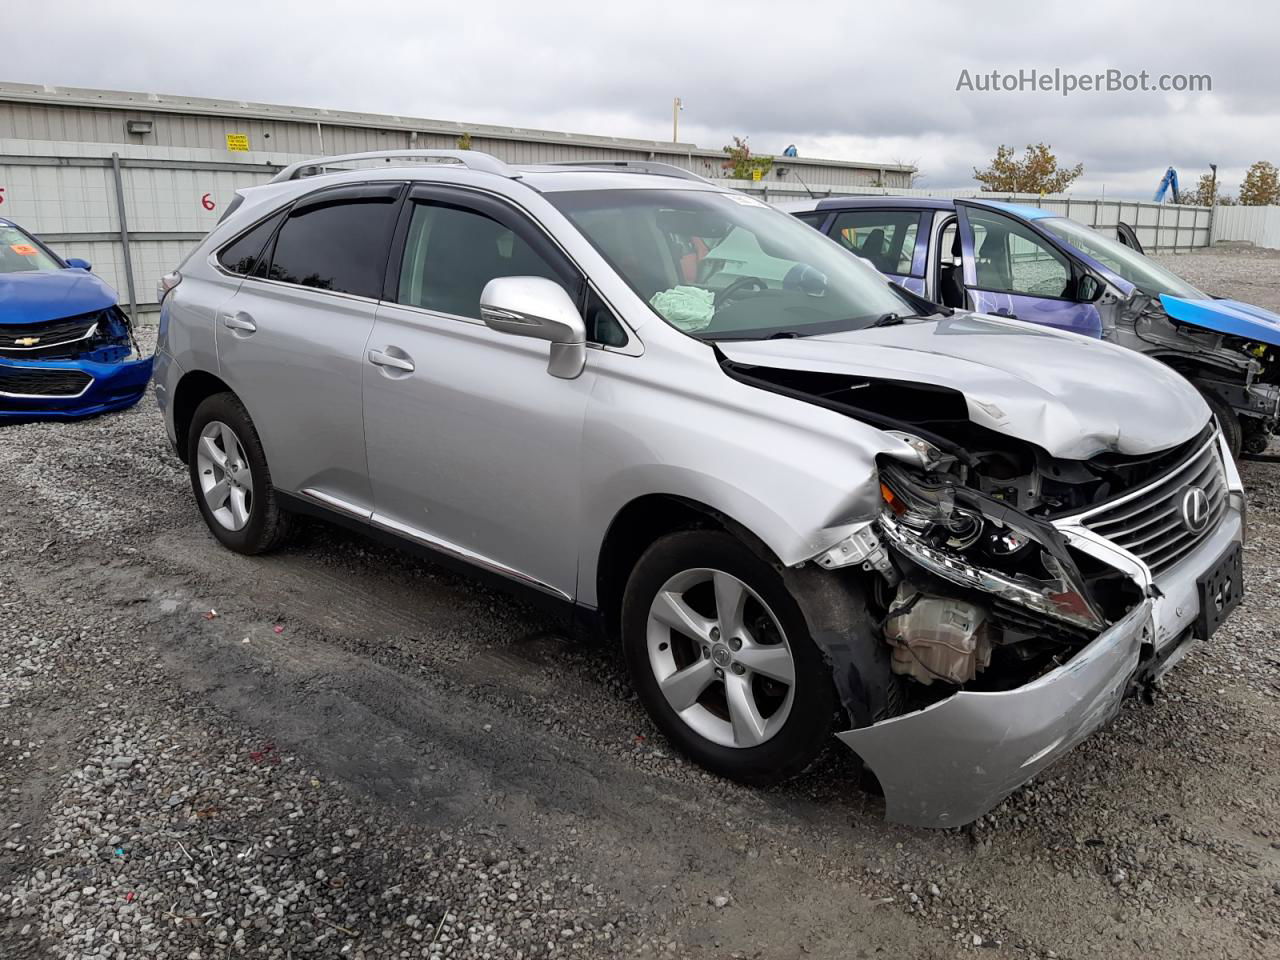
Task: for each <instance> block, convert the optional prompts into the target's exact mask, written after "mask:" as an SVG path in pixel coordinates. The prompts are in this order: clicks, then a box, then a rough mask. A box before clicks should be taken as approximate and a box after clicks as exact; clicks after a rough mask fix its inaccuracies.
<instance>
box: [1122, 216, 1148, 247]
mask: <svg viewBox="0 0 1280 960" xmlns="http://www.w3.org/2000/svg"><path fill="white" fill-rule="evenodd" d="M1116 239H1117V240H1119V241H1120V242H1121V243H1123V244H1124V245H1125V246H1126V247H1129V248H1130V249H1132V250H1137V251H1138V253H1145V252H1146V251H1145V250H1143V249H1142V241H1141V240H1139V239H1138V231H1136V230H1134V229H1133V227H1131V226H1129V225H1128V224H1127V223H1125V222H1124V221H1121V222H1120V223H1117V224H1116Z"/></svg>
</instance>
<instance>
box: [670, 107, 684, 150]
mask: <svg viewBox="0 0 1280 960" xmlns="http://www.w3.org/2000/svg"><path fill="white" fill-rule="evenodd" d="M683 109H684V104H683V103H681V102H680V98H679V97H676V98H675V99H673V100H672V101H671V142H672V143H679V142H680V111H681V110H683Z"/></svg>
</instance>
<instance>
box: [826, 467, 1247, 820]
mask: <svg viewBox="0 0 1280 960" xmlns="http://www.w3.org/2000/svg"><path fill="white" fill-rule="evenodd" d="M1228 462H1229V461H1228ZM1228 487H1229V489H1230V490H1231V492H1232V497H1233V499H1232V500H1231V507H1230V508H1229V509H1228V511H1227V513H1226V515H1225V516H1224V517H1223V519H1222V522H1221V523H1220V524H1219V526H1218V528H1217V529H1216V530H1215V531H1214V532H1213V533H1212V534H1211V535H1210V536H1208V537H1207V538H1205V540H1204V541H1202V542H1201V543H1200V545H1199V546H1198V547H1197V548H1196V549H1195V550H1194V551H1192V552H1191V553H1189V554H1188V555H1187V556H1186V557H1185V558H1184V559H1183V560H1181V561H1180V562H1179V563H1178V564H1177V565H1176V566H1175V567H1173V568H1171V569H1170V570H1168V571H1167V572H1165V573H1164V574H1162V575H1161V577H1160V578H1159V581H1158V583H1155V584H1153V586H1154V588H1155V589H1154V590H1152V594H1153V596H1152V597H1151V598H1149V599H1147V600H1144V601H1143V602H1142V603H1141V604H1139V605H1138V606H1136V607H1134V608H1133V609H1132V610H1131V611H1129V613H1127V614H1126V615H1125V616H1124V618H1123V619H1121V620H1119V621H1117V622H1116V623H1115V624H1113V625H1112V626H1111V627H1109V628H1108V629H1106V630H1105V631H1104V632H1102V633H1100V634H1099V635H1098V636H1097V637H1096V638H1095V639H1094V640H1093V641H1092V642H1091V643H1090V644H1089V645H1088V646H1086V647H1084V648H1083V649H1081V650H1080V651H1079V652H1078V653H1077V654H1076V655H1075V656H1074V657H1072V658H1071V659H1070V660H1069V661H1067V662H1066V663H1064V664H1063V665H1062V666H1060V667H1057V668H1056V669H1054V670H1051V671H1049V672H1048V673H1046V674H1044V675H1042V676H1040V677H1037V678H1036V679H1035V680H1032V681H1031V682H1030V683H1027V684H1025V685H1023V686H1021V687H1016V688H1014V689H1012V690H1001V691H971V690H962V691H960V692H959V693H956V694H953V695H952V696H950V697H948V698H947V699H945V700H940V701H938V702H937V703H934V704H930V705H929V706H928V707H925V708H924V709H923V710H918V711H916V712H914V713H908V714H904V715H903V716H900V717H893V718H892V719H889V720H883V721H881V722H879V723H876V724H872V725H870V726H866V727H858V728H856V729H853V730H847V731H845V732H843V733H838V734H836V736H837V737H838V738H839V739H840V741H841V742H843V743H844V744H845V746H847V747H849V748H850V749H851V750H853V751H854V752H855V753H857V754H858V756H859V757H861V758H862V760H863V762H864V763H866V765H867V766H868V767H870V768H871V770H872V772H874V773H875V775H876V778H877V779H878V780H879V781H880V786H881V787H882V788H883V790H884V796H885V815H886V817H887V818H888V819H889V820H892V821H895V822H897V823H903V824H907V825H908V826H917V827H959V826H963V825H964V824H966V823H970V822H972V821H974V820H976V819H978V817H980V816H982V815H983V814H984V813H986V812H987V811H989V810H990V809H991V808H993V807H994V806H996V804H998V803H999V802H1000V801H1001V800H1003V799H1004V798H1005V797H1007V796H1008V795H1009V794H1011V793H1012V792H1013V791H1014V790H1016V789H1017V788H1018V787H1019V786H1021V785H1022V784H1024V783H1026V782H1027V781H1028V780H1030V779H1031V778H1032V777H1034V776H1035V775H1036V774H1038V773H1039V772H1040V771H1041V770H1043V769H1045V768H1046V767H1048V766H1049V765H1050V764H1052V763H1053V762H1054V761H1055V760H1057V759H1059V758H1060V757H1061V756H1063V754H1065V753H1067V752H1068V751H1069V750H1071V749H1072V747H1074V746H1075V745H1076V744H1078V743H1080V741H1082V740H1084V739H1085V738H1087V737H1088V736H1089V735H1090V734H1091V733H1093V732H1094V731H1095V730H1097V729H1098V728H1099V727H1101V726H1103V725H1104V724H1106V723H1107V722H1108V721H1109V720H1110V719H1111V718H1112V717H1113V716H1115V714H1116V713H1117V712H1118V711H1119V708H1120V702H1121V701H1122V700H1123V699H1124V696H1125V693H1126V692H1127V691H1128V690H1129V688H1130V685H1131V681H1134V680H1144V681H1145V680H1146V679H1148V678H1154V677H1156V676H1159V674H1160V673H1162V672H1163V671H1164V670H1167V669H1168V668H1169V667H1170V666H1171V665H1172V664H1173V663H1174V662H1176V661H1177V660H1178V659H1179V658H1180V657H1181V656H1182V654H1183V653H1184V652H1185V649H1186V648H1187V647H1189V645H1190V644H1192V643H1193V642H1195V640H1196V639H1203V638H1196V637H1195V636H1194V632H1195V623H1196V620H1197V618H1198V614H1199V612H1200V598H1199V594H1198V591H1199V588H1198V586H1197V584H1198V581H1199V578H1200V577H1202V576H1203V575H1204V574H1205V572H1206V571H1207V570H1209V569H1210V568H1211V567H1212V566H1213V565H1214V563H1215V562H1216V561H1217V560H1218V559H1219V558H1220V557H1221V556H1222V553H1223V551H1224V550H1226V549H1227V548H1228V547H1230V545H1231V544H1232V543H1238V542H1240V541H1241V540H1242V539H1243V532H1244V530H1243V518H1242V514H1241V506H1242V505H1243V502H1242V500H1241V501H1239V502H1237V500H1236V499H1234V498H1235V497H1237V496H1242V495H1241V493H1240V491H1241V488H1240V483H1239V476H1238V474H1236V473H1235V469H1234V465H1232V466H1230V467H1229V468H1228ZM1061 527H1062V529H1063V531H1064V533H1066V534H1067V536H1068V539H1069V540H1070V542H1071V543H1072V544H1073V545H1074V546H1076V547H1078V548H1080V549H1083V550H1085V551H1086V552H1089V553H1092V554H1094V555H1095V556H1097V557H1098V558H1100V559H1104V560H1108V561H1110V562H1113V563H1116V564H1117V565H1118V564H1119V563H1120V561H1122V560H1125V559H1126V558H1127V562H1128V563H1129V564H1130V565H1132V566H1133V567H1134V572H1135V573H1138V572H1140V568H1141V564H1140V562H1139V561H1137V560H1136V559H1135V558H1133V557H1132V556H1131V555H1130V554H1127V553H1125V552H1124V551H1122V550H1120V549H1119V548H1118V547H1116V546H1115V545H1114V544H1111V543H1109V542H1108V541H1106V540H1105V539H1103V538H1101V537H1099V536H1097V535H1096V534H1093V533H1091V532H1090V531H1088V530H1087V529H1085V528H1084V527H1082V526H1079V525H1078V524H1073V523H1071V522H1063V523H1062V524H1061ZM1145 582H1147V583H1150V581H1149V580H1148V581H1145ZM1144 647H1146V649H1145V650H1144Z"/></svg>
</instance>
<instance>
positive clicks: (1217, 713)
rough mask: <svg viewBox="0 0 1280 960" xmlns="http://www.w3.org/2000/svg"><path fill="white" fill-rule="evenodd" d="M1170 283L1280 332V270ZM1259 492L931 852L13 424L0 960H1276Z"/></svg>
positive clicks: (537, 635)
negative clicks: (1201, 292)
mask: <svg viewBox="0 0 1280 960" xmlns="http://www.w3.org/2000/svg"><path fill="white" fill-rule="evenodd" d="M1168 262H1169V263H1170V264H1171V265H1173V266H1174V268H1175V269H1176V270H1178V272H1180V273H1182V274H1184V275H1185V276H1187V277H1188V279H1191V280H1192V281H1193V282H1196V283H1198V284H1201V285H1203V286H1205V287H1206V288H1208V289H1210V290H1212V291H1213V292H1217V293H1230V294H1233V295H1236V296H1239V297H1241V298H1242V299H1247V300H1252V301H1253V302H1257V303H1263V304H1268V305H1271V306H1280V275H1278V273H1277V270H1276V267H1277V265H1280V259H1277V257H1276V256H1275V255H1271V254H1267V255H1259V254H1257V253H1254V252H1246V253H1234V252H1232V253H1214V254H1196V255H1178V256H1176V257H1172V258H1169V259H1168ZM1260 277H1261V278H1262V279H1259V278H1260ZM1264 281H1265V282H1264ZM1244 475H1245V481H1246V484H1247V486H1248V488H1249V494H1250V498H1251V515H1250V519H1251V525H1252V539H1251V542H1250V544H1249V546H1248V549H1247V565H1248V567H1247V578H1248V588H1249V591H1250V592H1249V596H1248V599H1247V600H1246V603H1245V604H1244V606H1243V607H1241V609H1240V610H1239V611H1238V612H1237V613H1236V614H1235V615H1234V616H1233V617H1232V619H1231V620H1230V622H1229V623H1228V624H1227V625H1226V626H1225V627H1224V628H1223V629H1222V630H1221V631H1220V632H1219V633H1218V634H1217V635H1215V636H1214V638H1213V641H1212V643H1211V644H1209V645H1207V646H1205V647H1204V648H1203V649H1200V650H1198V651H1196V652H1195V653H1193V654H1192V655H1191V656H1190V657H1188V658H1187V659H1186V660H1185V661H1183V663H1182V664H1181V665H1180V666H1179V667H1178V668H1177V669H1176V670H1175V671H1174V672H1173V673H1172V674H1171V675H1170V676H1169V677H1168V678H1167V679H1166V681H1165V684H1164V689H1163V691H1162V692H1161V694H1160V695H1159V696H1158V697H1157V698H1156V702H1155V703H1154V704H1152V705H1143V704H1138V703H1130V704H1129V705H1128V706H1127V707H1126V709H1125V710H1124V711H1123V713H1122V714H1121V716H1120V717H1119V718H1118V720H1117V722H1116V723H1115V724H1114V725H1112V726H1111V727H1110V728H1108V729H1107V730H1106V731H1104V732H1102V733H1101V734H1099V735H1097V736H1095V737H1093V738H1092V739H1090V740H1089V741H1088V742H1086V743H1085V744H1084V745H1082V746H1081V747H1080V748H1079V749H1077V750H1076V751H1075V752H1073V753H1072V754H1071V755H1070V756H1068V757H1067V758H1066V759H1065V760H1064V761H1063V762H1061V763H1059V764H1057V765H1056V766H1054V767H1053V768H1051V769H1050V770H1049V771H1047V772H1046V774H1045V775H1043V776H1042V777H1041V778H1040V779H1039V780H1038V781H1036V782H1035V783H1033V784H1031V785H1030V786H1028V787H1026V788H1024V789H1022V790H1020V791H1018V792H1017V793H1016V794H1014V796H1012V797H1011V798H1010V799H1009V800H1008V801H1006V802H1005V803H1004V804H1002V805H1001V806H1000V807H999V808H998V809H997V810H995V811H994V812H993V813H992V814H991V815H989V816H987V817H985V818H983V819H982V820H981V821H980V822H979V823H977V824H976V825H974V826H973V827H972V828H968V829H965V830H955V831H945V832H931V831H920V830H910V829H905V828H900V827H895V826H890V825H886V824H885V823H884V822H883V821H882V819H881V815H882V806H883V805H882V803H881V801H879V800H878V799H877V798H876V797H875V796H873V795H871V794H870V793H868V792H866V791H864V790H863V789H861V787H860V786H859V778H858V772H857V769H856V765H855V764H854V763H853V762H852V761H851V760H850V758H849V757H848V756H846V755H844V754H843V753H842V752H839V751H836V750H833V751H831V752H830V754H829V755H828V756H827V757H826V758H824V760H823V761H822V762H821V763H820V765H819V767H818V769H816V770H814V771H812V772H810V773H809V774H807V775H806V776H805V777H804V778H803V779H801V780H800V781H798V782H795V783H792V784H789V785H787V786H786V787H785V788H782V789H775V790H768V791H760V790H751V789H747V788H743V787H738V786H735V785H732V784H728V783H725V782H722V781H719V780H717V779H715V778H713V777H710V776H708V775H706V774H704V773H702V772H701V771H699V770H697V769H696V768H693V767H690V766H688V765H687V764H684V763H682V762H681V761H680V760H679V759H678V758H677V757H675V756H673V755H672V753H671V751H670V750H669V749H668V747H667V745H666V744H665V742H663V740H662V739H661V737H660V735H658V734H657V733H656V731H655V730H654V729H653V728H652V727H651V725H650V724H649V722H648V720H647V719H646V718H645V716H644V714H643V712H642V711H641V710H640V708H639V707H638V705H637V704H636V702H635V700H634V697H633V696H632V695H631V693H630V690H629V688H628V687H627V684H626V681H625V678H624V675H623V673H622V671H621V670H620V668H619V665H618V663H617V660H616V658H615V656H614V653H613V652H612V651H610V650H608V649H603V648H598V647H593V646H585V645H581V644H575V643H571V642H569V641H566V640H564V639H562V638H561V637H559V636H557V635H556V634H555V633H554V632H553V631H552V630H551V629H550V625H549V624H548V623H547V622H546V621H545V620H543V619H541V617H540V615H539V614H537V613H535V612H533V611H530V610H528V609H526V608H524V607H521V606H517V605H513V604H512V603H511V602H510V601H509V600H508V599H506V598H505V597H504V596H502V595H500V594H497V593H493V592H490V591H488V590H486V589H484V588H481V587H479V586H477V585H475V584H473V583H472V582H470V581H468V580H465V579H462V578H459V577H455V576H454V575H452V574H449V573H447V572H445V571H443V570H441V569H439V568H437V567H434V566H432V565H430V564H427V563H423V562H420V561H418V560H415V559H411V558H408V557H406V556H403V555H400V554H397V553H395V552H392V551H389V550H385V549H383V548H381V547H376V546H373V545H371V544H370V543H368V542H366V541H364V540H362V539H360V538H358V537H356V536H354V535H349V534H347V533H344V532H341V531H338V530H336V529H334V528H331V527H327V526H325V525H322V524H309V525H307V526H306V527H305V528H304V529H303V531H302V532H301V535H300V536H299V538H298V539H297V540H296V541H295V542H294V543H293V544H292V545H291V546H289V547H288V548H287V549H285V550H284V551H282V552H280V553H278V554H275V555H272V556H270V557H263V558H252V559H251V558H244V557H239V556H236V555H234V554H231V553H229V552H227V551H225V550H222V549H221V548H219V547H218V546H217V545H216V544H215V543H214V541H213V540H212V539H211V537H210V536H209V535H208V534H207V533H206V531H205V529H204V526H203V524H202V522H201V520H200V518H199V515H198V513H197V512H196V509H195V506H194V504H193V502H192V500H191V496H190V493H189V491H188V489H187V481H186V476H185V473H184V471H183V470H182V468H181V467H180V465H179V464H178V463H177V462H176V461H175V460H173V459H172V458H171V457H170V455H169V454H168V452H167V450H166V448H165V443H164V440H163V436H162V428H161V426H160V423H159V420H158V416H157V413H156V411H155V408H154V403H153V401H152V400H151V399H147V400H146V401H145V402H144V403H142V404H140V405H139V406H138V407H137V408H136V409H134V410H131V411H128V412H125V413H122V414H117V415H112V416H107V417H102V418H99V419H97V420H93V421H88V422H85V423H81V424H76V425H27V426H21V427H12V428H7V429H5V430H3V431H0V530H3V537H0V584H3V587H2V588H0V652H2V653H3V656H0V831H2V832H3V836H0V956H3V957H5V958H26V957H44V956H50V957H115V958H131V957H156V958H161V957H171V958H193V960H194V958H215V957H216V958H221V957H238V956H256V957H300V956H317V957H320V956H341V957H366V958H375V957H377V958H382V957H433V956H444V957H492V958H510V957H543V956H560V957H572V956H581V957H593V958H594V957H615V956H616V957H621V956H655V957H657V956H661V957H672V956H679V957H691V958H726V957H741V958H768V960H775V958H782V960H788V958H800V957H829V958H848V957H872V956H876V955H883V956H896V957H912V958H917V957H919V958H932V957H951V956H957V955H975V953H976V952H977V951H979V950H981V951H982V955H984V956H986V955H989V956H992V957H1001V956H1008V957H1019V958H1022V957H1064V958H1067V957H1087V956H1120V957H1128V956H1133V957H1139V956H1141V957H1143V958H1148V957H1151V956H1168V957H1197V958H1199V957H1275V956H1277V955H1278V954H1280V767H1278V765H1277V757H1278V756H1280V648H1277V645H1276V640H1275V636H1276V630H1277V627H1278V626H1280V584H1278V583H1277V577H1278V576H1280V467H1278V466H1277V465H1274V464H1248V465H1246V466H1245V469H1244Z"/></svg>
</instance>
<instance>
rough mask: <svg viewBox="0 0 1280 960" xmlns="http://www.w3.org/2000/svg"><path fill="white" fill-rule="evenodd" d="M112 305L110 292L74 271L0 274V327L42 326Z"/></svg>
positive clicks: (88, 275) (94, 279)
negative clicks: (49, 321) (4, 325)
mask: <svg viewBox="0 0 1280 960" xmlns="http://www.w3.org/2000/svg"><path fill="white" fill-rule="evenodd" d="M115 302H116V292H115V291H114V290H112V289H111V288H110V287H109V286H107V285H106V284H105V283H103V282H102V281H101V280H99V279H98V278H97V277H95V276H94V275H93V274H92V273H88V272H87V271H84V270H79V269H77V268H75V267H68V268H67V269H64V270H31V271H23V272H21V273H0V323H5V324H9V323H12V324H27V323H44V322H45V321H46V320H58V319H60V318H62V317H74V316H78V315H79V314H82V313H92V312H94V311H96V310H104V309H106V308H107V307H109V306H112V305H113V304H114V303H115Z"/></svg>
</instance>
